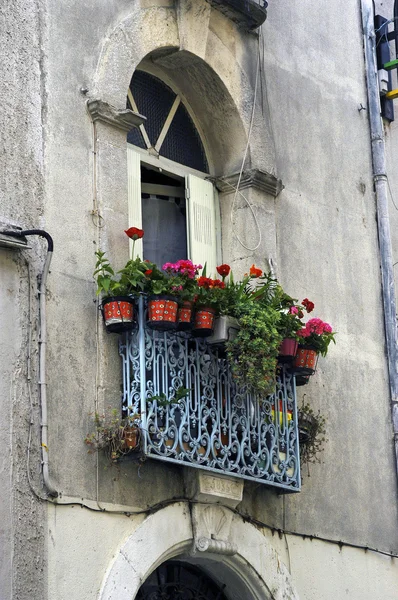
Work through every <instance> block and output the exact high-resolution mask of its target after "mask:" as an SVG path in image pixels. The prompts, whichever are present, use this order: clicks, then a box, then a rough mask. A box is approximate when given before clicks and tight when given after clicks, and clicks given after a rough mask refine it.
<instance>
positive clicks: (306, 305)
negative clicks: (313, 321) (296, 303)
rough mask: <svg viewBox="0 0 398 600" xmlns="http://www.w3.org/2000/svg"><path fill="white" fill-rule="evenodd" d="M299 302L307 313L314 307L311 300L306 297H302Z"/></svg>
mask: <svg viewBox="0 0 398 600" xmlns="http://www.w3.org/2000/svg"><path fill="white" fill-rule="evenodd" d="M301 304H302V305H303V306H304V308H305V310H306V311H307V313H310V312H312V311H313V310H314V308H315V304H314V303H313V302H311V300H308V298H304V300H303V301H302V303H301Z"/></svg>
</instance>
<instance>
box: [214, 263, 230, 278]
mask: <svg viewBox="0 0 398 600" xmlns="http://www.w3.org/2000/svg"><path fill="white" fill-rule="evenodd" d="M216 268H217V273H218V274H219V275H221V277H222V278H223V279H224V277H228V275H229V272H230V271H231V267H230V266H229V265H220V266H219V267H216Z"/></svg>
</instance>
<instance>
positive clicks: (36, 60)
mask: <svg viewBox="0 0 398 600" xmlns="http://www.w3.org/2000/svg"><path fill="white" fill-rule="evenodd" d="M42 10H43V6H42V3H41V2H40V1H39V0H38V1H31V2H25V1H23V0H21V1H20V0H16V1H15V2H14V1H13V2H9V1H6V2H3V3H2V4H1V6H0V72H1V87H0V106H1V110H0V225H1V230H3V229H6V228H7V227H8V225H9V224H15V225H18V226H21V227H28V228H30V227H38V226H42V225H44V224H45V221H44V219H43V129H42V112H43V110H45V107H44V104H43V85H44V82H43V77H44V68H43V54H42V39H41V38H42V35H43V29H42V23H41V19H42ZM24 256H25V257H26V258H28V259H29V261H30V264H31V272H32V294H34V293H35V290H36V285H35V281H36V280H35V277H36V275H37V272H38V268H40V264H41V261H42V258H43V252H42V246H41V244H39V243H37V242H35V241H33V242H32V250H31V251H25V252H24ZM0 281H1V292H0V296H1V300H0V325H1V375H0V382H1V383H0V414H1V434H2V435H1V442H0V443H1V448H2V452H1V466H0V520H1V527H0V536H1V538H0V565H1V566H0V597H1V599H2V600H25V599H26V600H27V599H28V598H30V599H31V598H45V597H46V584H45V569H46V556H45V543H44V529H45V512H46V511H45V507H44V506H43V505H42V504H40V503H39V502H38V501H37V500H36V499H35V497H34V496H33V495H32V493H31V492H30V489H29V485H28V481H27V471H26V451H27V438H28V423H29V419H30V407H29V398H28V391H27V384H26V352H27V336H28V319H29V306H28V301H27V298H28V280H27V265H26V261H25V259H24V258H23V257H22V256H20V255H19V254H18V252H15V251H9V250H5V249H3V248H0ZM33 305H34V306H35V302H34V300H33ZM36 317H37V312H36V310H35V308H33V312H32V321H33V323H35V320H36ZM36 342H37V338H36V335H35V333H33V348H34V350H33V356H32V378H33V379H32V381H33V385H32V387H33V396H34V400H33V403H34V407H33V426H32V428H33V435H34V436H35V438H37V435H38V433H39V428H38V415H37V385H36V384H35V381H36V380H37V372H36V370H35V368H36V352H35V348H36V347H37V346H35V344H36ZM31 460H32V462H31V465H32V472H33V473H34V474H35V476H36V477H37V476H38V474H39V457H38V452H37V444H36V447H35V449H33V450H32V457H31Z"/></svg>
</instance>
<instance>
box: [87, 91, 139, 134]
mask: <svg viewBox="0 0 398 600" xmlns="http://www.w3.org/2000/svg"><path fill="white" fill-rule="evenodd" d="M87 108H88V111H89V113H90V115H91V118H92V120H93V122H95V121H102V122H103V123H108V125H112V126H113V127H117V128H118V129H121V130H122V131H126V132H128V131H130V130H131V129H132V128H133V127H139V126H140V125H142V123H144V122H145V121H146V117H144V116H143V115H140V114H139V113H136V112H134V111H132V110H130V109H129V108H121V109H120V108H115V107H114V106H112V104H109V103H108V102H105V101H104V100H99V99H98V98H97V99H93V100H88V101H87Z"/></svg>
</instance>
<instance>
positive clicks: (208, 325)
mask: <svg viewBox="0 0 398 600" xmlns="http://www.w3.org/2000/svg"><path fill="white" fill-rule="evenodd" d="M215 314H216V313H215V310H214V309H213V308H209V307H206V308H198V309H197V310H196V313H195V323H194V329H193V334H194V335H195V336H196V337H207V336H209V335H211V334H212V332H213V327H214V318H215Z"/></svg>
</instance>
